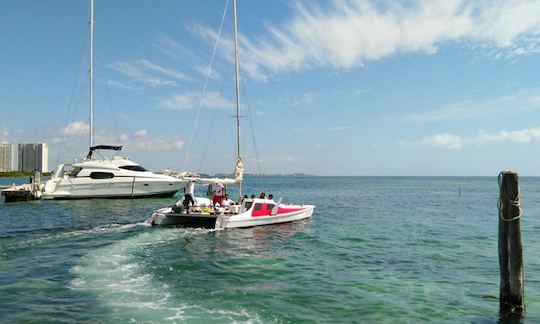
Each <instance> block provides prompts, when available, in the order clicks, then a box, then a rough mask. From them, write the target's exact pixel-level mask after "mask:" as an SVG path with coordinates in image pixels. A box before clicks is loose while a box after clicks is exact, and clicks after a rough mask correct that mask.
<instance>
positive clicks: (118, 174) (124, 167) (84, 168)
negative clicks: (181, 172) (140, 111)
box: [42, 145, 182, 199]
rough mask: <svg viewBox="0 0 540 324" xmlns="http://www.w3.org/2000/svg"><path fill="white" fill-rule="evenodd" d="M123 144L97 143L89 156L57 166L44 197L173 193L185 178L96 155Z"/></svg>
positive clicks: (68, 197) (124, 159) (170, 195)
mask: <svg viewBox="0 0 540 324" xmlns="http://www.w3.org/2000/svg"><path fill="white" fill-rule="evenodd" d="M120 149H121V146H108V145H97V146H93V147H91V148H90V152H89V154H88V157H87V158H86V159H85V160H83V161H81V162H76V163H73V164H61V165H59V166H58V168H57V169H56V171H55V172H54V174H53V175H52V177H51V179H50V180H49V181H47V182H46V183H45V189H44V192H43V196H42V197H43V198H44V199H85V198H147V197H172V196H173V195H174V194H175V193H176V192H177V191H178V189H180V187H181V186H182V181H181V180H180V179H178V178H174V177H171V176H167V175H162V174H156V173H153V172H150V171H148V170H146V169H145V168H143V167H142V166H140V165H139V164H137V163H135V162H133V161H131V160H129V159H127V158H124V157H121V156H113V157H111V158H100V159H94V158H93V155H94V154H93V153H94V151H96V150H112V151H120Z"/></svg>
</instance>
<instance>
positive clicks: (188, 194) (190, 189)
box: [184, 180, 195, 207]
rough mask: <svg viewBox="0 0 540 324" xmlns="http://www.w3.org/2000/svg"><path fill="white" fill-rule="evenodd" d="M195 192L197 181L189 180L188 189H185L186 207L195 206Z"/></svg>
mask: <svg viewBox="0 0 540 324" xmlns="http://www.w3.org/2000/svg"><path fill="white" fill-rule="evenodd" d="M194 192H195V181H193V180H188V182H187V183H186V187H185V188H184V206H186V207H187V206H189V205H190V204H191V206H193V205H195V200H194V199H193V193H194Z"/></svg>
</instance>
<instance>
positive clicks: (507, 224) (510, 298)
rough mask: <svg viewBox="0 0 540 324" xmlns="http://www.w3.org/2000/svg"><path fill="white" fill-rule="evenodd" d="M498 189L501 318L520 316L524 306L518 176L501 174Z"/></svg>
mask: <svg viewBox="0 0 540 324" xmlns="http://www.w3.org/2000/svg"><path fill="white" fill-rule="evenodd" d="M499 189H500V193H499V206H498V207H499V267H500V271H501V285H500V296H499V302H500V311H501V316H505V315H504V314H508V313H511V314H520V315H521V314H522V313H523V311H524V309H525V304H524V298H523V295H524V283H523V255H522V254H523V248H522V245H521V227H520V220H519V219H520V217H521V207H520V203H519V184H518V174H517V173H516V172H514V171H503V172H501V173H500V174H499Z"/></svg>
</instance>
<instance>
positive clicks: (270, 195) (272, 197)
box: [268, 194, 274, 202]
mask: <svg viewBox="0 0 540 324" xmlns="http://www.w3.org/2000/svg"><path fill="white" fill-rule="evenodd" d="M268 200H269V201H270V202H274V195H272V194H269V195H268Z"/></svg>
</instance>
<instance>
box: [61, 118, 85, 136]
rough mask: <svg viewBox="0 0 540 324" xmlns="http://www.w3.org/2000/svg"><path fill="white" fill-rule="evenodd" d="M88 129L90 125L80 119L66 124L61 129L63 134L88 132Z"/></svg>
mask: <svg viewBox="0 0 540 324" xmlns="http://www.w3.org/2000/svg"><path fill="white" fill-rule="evenodd" d="M89 131H90V126H88V124H86V123H84V122H82V121H76V122H73V123H70V124H68V125H67V126H66V127H64V128H63V129H62V134H65V135H81V134H88V132H89Z"/></svg>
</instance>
